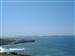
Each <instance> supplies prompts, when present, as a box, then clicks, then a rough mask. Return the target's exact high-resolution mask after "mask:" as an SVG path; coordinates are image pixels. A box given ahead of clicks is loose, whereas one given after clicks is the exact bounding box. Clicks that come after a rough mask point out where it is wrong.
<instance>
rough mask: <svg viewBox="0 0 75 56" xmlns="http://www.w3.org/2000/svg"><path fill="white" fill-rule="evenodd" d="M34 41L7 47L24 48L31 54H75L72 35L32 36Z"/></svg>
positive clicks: (72, 55)
mask: <svg viewBox="0 0 75 56" xmlns="http://www.w3.org/2000/svg"><path fill="white" fill-rule="evenodd" d="M32 38H33V39H35V42H34V43H25V44H19V45H13V46H6V48H7V47H8V48H9V47H17V48H19V47H21V48H26V50H25V51H19V52H18V53H23V54H25V53H27V54H30V55H31V56H75V54H74V53H75V41H74V40H75V38H74V37H73V36H43V37H32Z"/></svg>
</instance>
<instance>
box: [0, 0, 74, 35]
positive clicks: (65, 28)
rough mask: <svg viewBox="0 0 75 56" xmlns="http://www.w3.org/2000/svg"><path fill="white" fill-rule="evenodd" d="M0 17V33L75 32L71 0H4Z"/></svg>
mask: <svg viewBox="0 0 75 56" xmlns="http://www.w3.org/2000/svg"><path fill="white" fill-rule="evenodd" d="M0 7H1V5H0ZM0 12H1V9H0ZM0 17H1V15H0ZM0 19H2V26H1V23H0V29H1V27H2V32H1V31H0V33H2V36H15V35H25V36H31V35H73V34H75V33H74V31H75V30H74V24H75V23H74V4H73V0H36V1H35V0H11V1H10V0H7V1H6V0H3V2H2V18H0ZM0 21H1V20H0ZM0 35H1V34H0Z"/></svg>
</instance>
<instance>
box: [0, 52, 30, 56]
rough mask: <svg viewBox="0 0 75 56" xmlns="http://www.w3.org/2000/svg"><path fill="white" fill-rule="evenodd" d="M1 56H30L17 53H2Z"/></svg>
mask: <svg viewBox="0 0 75 56" xmlns="http://www.w3.org/2000/svg"><path fill="white" fill-rule="evenodd" d="M0 56H30V55H28V54H17V53H15V52H12V53H9V54H8V53H0Z"/></svg>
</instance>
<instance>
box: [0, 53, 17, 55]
mask: <svg viewBox="0 0 75 56" xmlns="http://www.w3.org/2000/svg"><path fill="white" fill-rule="evenodd" d="M0 56H17V55H14V54H6V53H0Z"/></svg>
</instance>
